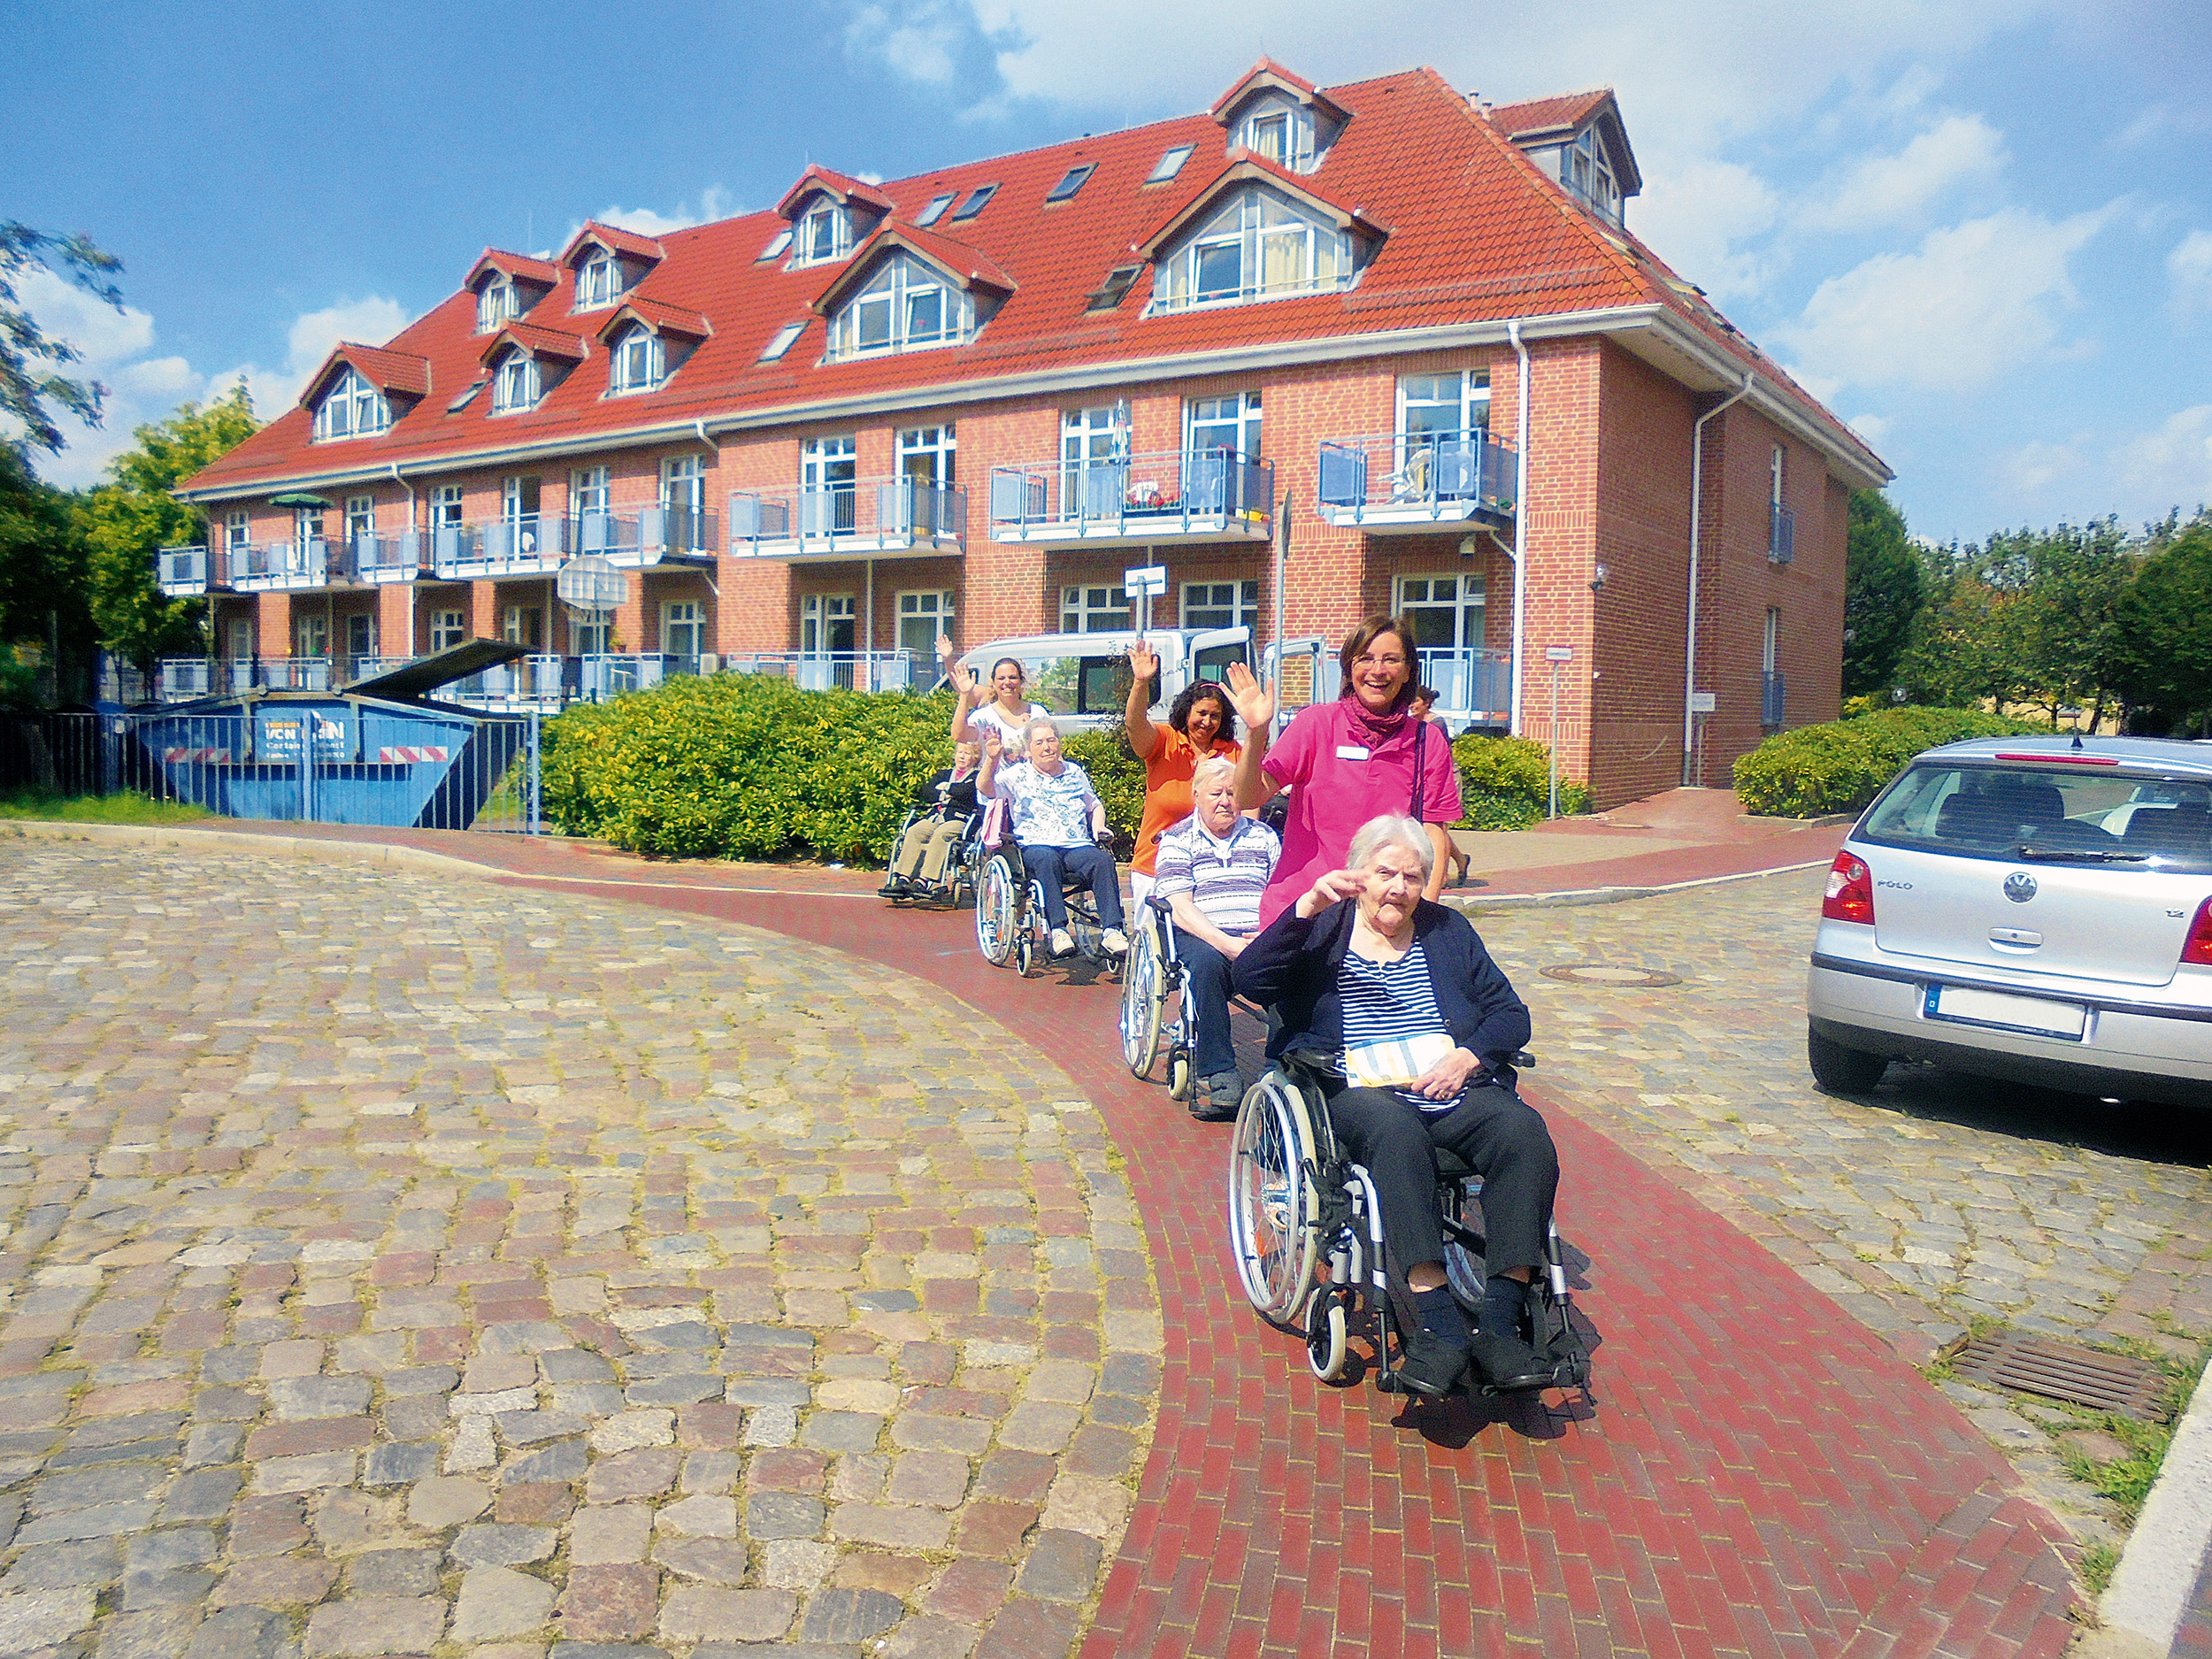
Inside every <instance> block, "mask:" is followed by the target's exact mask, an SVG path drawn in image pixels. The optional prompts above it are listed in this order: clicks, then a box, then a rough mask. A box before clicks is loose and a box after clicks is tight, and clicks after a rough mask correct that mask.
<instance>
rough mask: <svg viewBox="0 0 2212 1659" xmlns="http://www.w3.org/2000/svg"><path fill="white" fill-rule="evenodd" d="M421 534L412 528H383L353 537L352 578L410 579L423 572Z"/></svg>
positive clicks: (375, 581) (380, 580) (373, 579)
mask: <svg viewBox="0 0 2212 1659" xmlns="http://www.w3.org/2000/svg"><path fill="white" fill-rule="evenodd" d="M422 543H423V537H422V535H421V534H420V533H419V531H414V530H384V531H378V532H374V533H373V534H368V535H357V536H356V537H354V538H353V547H352V565H353V580H356V581H357V582H370V583H378V582H411V581H413V580H415V578H416V577H418V576H419V575H421V574H422Z"/></svg>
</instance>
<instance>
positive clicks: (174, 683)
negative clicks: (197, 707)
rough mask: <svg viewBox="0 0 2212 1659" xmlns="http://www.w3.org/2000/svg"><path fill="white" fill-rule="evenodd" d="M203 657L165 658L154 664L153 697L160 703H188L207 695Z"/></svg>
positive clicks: (207, 681)
mask: <svg viewBox="0 0 2212 1659" xmlns="http://www.w3.org/2000/svg"><path fill="white" fill-rule="evenodd" d="M208 687H209V674H208V660H207V658H206V657H163V658H162V659H161V660H160V661H159V662H158V663H156V664H154V685H153V695H154V697H155V699H156V700H157V701H158V702H161V703H189V702H191V701H192V699H193V698H195V697H204V696H206V695H207V694H208Z"/></svg>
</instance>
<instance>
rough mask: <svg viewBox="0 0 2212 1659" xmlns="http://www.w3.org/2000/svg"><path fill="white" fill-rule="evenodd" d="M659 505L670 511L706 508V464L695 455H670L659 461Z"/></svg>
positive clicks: (700, 511)
mask: <svg viewBox="0 0 2212 1659" xmlns="http://www.w3.org/2000/svg"><path fill="white" fill-rule="evenodd" d="M661 505H662V506H663V507H664V508H665V509H667V510H668V511H672V512H683V511H689V512H692V513H702V512H704V511H706V510H707V474H706V464H705V463H704V462H703V460H702V459H701V458H700V457H698V456H695V455H672V456H668V457H664V459H663V460H662V462H661Z"/></svg>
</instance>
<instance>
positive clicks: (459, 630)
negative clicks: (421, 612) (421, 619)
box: [430, 611, 469, 651]
mask: <svg viewBox="0 0 2212 1659" xmlns="http://www.w3.org/2000/svg"><path fill="white" fill-rule="evenodd" d="M468 636H469V617H468V612H467V611H432V612H431V613H430V649H432V650H433V651H449V650H451V649H453V648H454V647H455V646H457V645H462V644H465V643H466V642H467V641H468Z"/></svg>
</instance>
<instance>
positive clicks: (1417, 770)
mask: <svg viewBox="0 0 2212 1659" xmlns="http://www.w3.org/2000/svg"><path fill="white" fill-rule="evenodd" d="M1428 734H1429V723H1428V722H1427V721H1426V720H1423V721H1422V722H1421V723H1420V724H1419V725H1417V726H1415V727H1414V728H1413V806H1412V809H1411V810H1409V812H1407V814H1406V816H1407V817H1408V818H1412V819H1413V820H1414V821H1415V822H1416V823H1418V822H1419V821H1420V819H1421V786H1422V784H1423V783H1424V782H1425V781H1426V780H1425V779H1424V778H1423V776H1422V771H1423V768H1422V765H1421V742H1422V740H1423V739H1424V738H1425V737H1427V736H1428Z"/></svg>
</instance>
